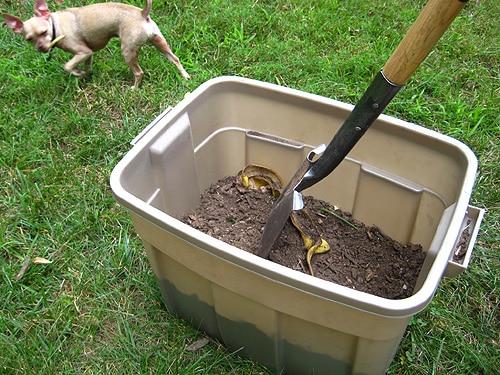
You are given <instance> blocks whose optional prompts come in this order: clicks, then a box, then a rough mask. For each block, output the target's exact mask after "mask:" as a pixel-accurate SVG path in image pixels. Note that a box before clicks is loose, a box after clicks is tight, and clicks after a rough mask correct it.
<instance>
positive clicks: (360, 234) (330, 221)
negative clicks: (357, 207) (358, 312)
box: [182, 176, 425, 299]
mask: <svg viewBox="0 0 500 375" xmlns="http://www.w3.org/2000/svg"><path fill="white" fill-rule="evenodd" d="M275 200H276V198H275V197H273V196H272V194H270V193H269V192H267V191H266V192H263V191H261V190H249V189H247V188H245V187H243V185H242V184H241V182H240V179H239V178H238V177H235V176H228V177H225V178H223V179H221V180H219V181H218V182H216V183H215V184H213V185H212V186H211V187H210V188H209V189H207V190H206V191H205V192H204V193H203V194H202V196H201V202H200V204H199V206H198V207H197V208H196V209H195V210H194V211H193V212H191V213H189V214H187V215H185V216H184V217H183V218H182V221H183V222H184V223H186V224H188V225H190V226H192V227H193V228H195V229H198V230H200V231H202V232H204V233H206V234H208V235H210V236H212V237H215V238H217V239H219V240H222V241H224V242H227V243H229V244H231V245H234V246H236V247H238V248H240V249H243V250H245V251H249V252H251V253H254V252H255V251H256V250H257V248H258V246H259V242H260V239H261V236H262V230H263V228H264V225H265V224H266V220H267V217H268V215H269V212H270V211H271V208H272V206H273V203H274V201H275ZM304 203H305V209H306V210H307V211H308V213H309V216H310V217H311V218H312V220H313V222H314V223H315V225H316V227H317V230H318V232H319V234H320V236H321V237H322V238H324V239H326V240H327V241H328V243H329V244H330V247H331V249H330V251H328V252H326V253H323V254H316V255H314V256H313V257H312V260H311V265H312V269H313V271H314V276H315V277H318V278H321V279H324V280H328V281H331V282H334V283H337V284H340V285H343V286H346V287H349V288H352V289H356V290H360V291H363V292H367V293H370V294H373V295H376V296H380V297H384V298H389V299H402V298H406V297H409V296H411V295H412V292H413V289H414V287H415V283H416V281H417V278H418V275H419V273H420V269H421V268H422V264H423V261H424V259H425V253H424V252H423V251H422V247H421V246H420V245H415V244H406V245H405V244H401V243H399V242H397V241H394V240H392V239H391V238H389V237H388V236H386V235H385V234H384V233H382V232H381V231H380V230H379V229H378V228H377V227H375V226H371V227H370V226H366V225H364V224H363V223H361V222H359V221H357V220H355V219H353V218H352V217H351V215H350V213H348V212H342V211H341V210H338V209H335V207H333V206H332V205H331V204H329V203H327V202H324V201H321V200H318V199H315V198H313V197H310V196H304ZM331 212H334V213H335V214H336V215H338V216H340V217H342V218H343V219H345V220H346V221H348V222H349V223H351V224H352V225H349V224H347V223H346V222H345V221H343V220H341V219H339V218H337V217H335V215H333V214H331ZM306 254H307V251H306V248H305V246H304V244H303V242H302V239H301V237H300V234H299V232H298V230H297V229H296V228H295V227H294V226H293V225H292V223H291V221H290V219H288V220H287V223H286V224H285V227H284V229H283V231H282V232H281V234H280V236H279V238H278V239H277V240H276V242H275V243H274V245H273V248H272V250H271V253H270V256H269V259H270V260H271V261H273V262H276V263H279V264H281V265H283V266H286V267H289V268H292V269H294V270H297V271H299V272H303V273H307V274H309V269H308V265H307V261H306Z"/></svg>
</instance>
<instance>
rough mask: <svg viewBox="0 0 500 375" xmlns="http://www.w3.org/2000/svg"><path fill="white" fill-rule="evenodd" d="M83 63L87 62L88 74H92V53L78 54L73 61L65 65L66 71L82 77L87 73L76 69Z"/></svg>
mask: <svg viewBox="0 0 500 375" xmlns="http://www.w3.org/2000/svg"><path fill="white" fill-rule="evenodd" d="M83 62H85V68H86V69H87V72H88V73H90V72H91V71H92V52H90V53H88V52H85V53H84V52H82V53H77V54H76V55H75V56H73V58H72V59H71V60H69V61H68V62H67V63H66V64H64V70H66V71H67V72H69V73H71V74H73V75H74V76H77V77H82V76H84V75H85V74H86V72H85V71H84V70H81V69H76V67H77V66H78V65H79V64H81V63H83Z"/></svg>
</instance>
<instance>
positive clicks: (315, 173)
mask: <svg viewBox="0 0 500 375" xmlns="http://www.w3.org/2000/svg"><path fill="white" fill-rule="evenodd" d="M466 2H467V0H463V1H462V0H430V1H429V2H428V4H427V5H426V6H425V8H424V9H423V10H422V12H421V13H420V15H419V16H418V18H417V20H416V21H415V23H414V24H413V25H412V26H411V27H410V29H409V30H408V32H407V33H406V35H405V37H404V38H403V40H402V41H401V43H400V44H399V45H398V47H397V48H396V50H395V51H394V52H393V54H392V55H391V57H389V60H387V62H386V63H385V65H384V67H383V68H382V70H381V71H380V72H379V73H378V74H377V75H376V76H375V78H374V79H373V81H372V83H371V84H370V86H369V87H368V88H367V90H366V91H365V93H364V94H363V96H362V97H361V99H360V100H359V102H358V103H357V104H356V106H355V107H354V109H353V111H352V112H351V114H350V115H349V117H348V118H347V119H346V120H345V122H344V123H343V124H342V126H341V127H340V129H339V130H338V132H337V133H336V134H335V136H334V137H333V139H332V140H331V141H330V143H329V144H328V146H326V149H324V150H323V149H322V148H321V147H320V148H318V149H315V150H313V151H311V152H310V153H309V155H308V156H307V158H306V160H304V162H303V163H302V165H301V166H300V167H299V169H298V170H297V172H295V174H294V176H293V177H292V179H291V180H290V182H289V183H288V184H287V185H286V187H285V189H283V192H282V193H281V195H280V197H279V198H278V200H277V201H276V203H275V204H274V205H273V209H272V210H271V213H270V214H269V217H268V219H267V222H266V225H265V227H264V232H263V234H262V239H261V241H260V245H259V248H258V249H257V252H256V255H258V256H260V257H263V258H267V257H268V256H269V253H270V252H271V247H272V246H273V244H274V242H275V241H276V239H277V238H278V236H279V234H280V232H281V231H282V229H283V227H284V225H285V222H286V220H287V219H288V217H289V216H290V213H291V212H292V210H299V209H302V207H303V203H302V195H301V194H300V192H301V191H302V190H304V189H307V188H308V187H311V186H312V185H314V184H315V183H317V182H318V181H320V180H322V179H323V178H325V177H326V176H328V175H329V174H330V173H331V172H332V171H333V170H334V169H335V168H336V167H337V166H338V165H339V164H340V162H341V161H342V160H344V158H345V157H346V156H347V154H348V153H349V151H350V150H351V149H352V148H353V147H354V145H355V144H356V143H357V142H358V141H359V139H360V138H361V137H362V136H363V134H364V133H365V132H366V131H367V130H368V128H369V127H370V126H371V124H372V123H373V122H374V121H375V120H376V118H377V117H378V116H379V115H380V114H381V113H382V112H383V110H384V109H385V107H386V106H387V105H388V104H389V102H390V101H391V100H392V99H393V98H394V96H395V95H396V94H397V93H398V91H399V90H400V89H401V87H403V85H404V84H405V83H406V82H407V81H408V79H409V78H410V77H411V75H412V74H413V73H414V72H415V70H417V68H418V66H419V65H420V63H422V61H424V60H425V58H426V57H427V55H428V54H429V52H430V51H431V49H432V48H433V47H434V45H435V44H436V43H437V41H438V40H439V38H440V37H441V35H443V33H444V32H445V30H446V29H447V28H448V26H449V25H450V24H451V22H452V21H453V20H454V19H455V17H456V16H457V15H458V13H459V12H460V11H461V10H462V8H463V7H464V6H465V4H466ZM318 155H320V156H319V157H318Z"/></svg>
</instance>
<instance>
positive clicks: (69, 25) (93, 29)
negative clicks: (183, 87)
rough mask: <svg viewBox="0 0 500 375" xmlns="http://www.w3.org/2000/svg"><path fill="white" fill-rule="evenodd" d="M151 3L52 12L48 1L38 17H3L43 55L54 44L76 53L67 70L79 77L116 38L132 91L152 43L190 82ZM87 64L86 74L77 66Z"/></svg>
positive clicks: (39, 1)
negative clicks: (145, 51)
mask: <svg viewBox="0 0 500 375" xmlns="http://www.w3.org/2000/svg"><path fill="white" fill-rule="evenodd" d="M151 1H152V0H146V7H145V8H144V9H139V8H136V7H134V6H131V5H126V4H119V3H100V4H93V5H87V6H83V7H79V8H68V9H63V10H60V11H57V12H54V13H51V12H50V11H49V8H48V7H47V3H46V2H45V0H36V1H35V6H34V8H35V17H33V18H30V19H29V20H27V21H24V22H23V21H22V20H21V19H19V18H18V17H15V16H11V15H9V14H4V15H3V18H4V20H5V23H6V24H7V25H8V26H9V27H10V28H11V29H12V30H13V31H14V32H15V33H18V34H22V35H23V36H24V37H25V38H26V39H27V40H28V41H29V42H31V43H32V44H33V45H34V46H35V48H36V49H37V50H38V51H40V52H45V53H47V52H50V51H51V49H52V47H54V45H55V46H56V47H59V48H61V49H63V50H65V51H67V52H71V53H72V54H74V56H73V58H72V59H71V60H69V61H68V62H67V63H66V64H65V65H64V69H65V70H66V71H67V72H69V73H71V74H73V75H75V76H77V77H80V76H83V75H85V74H86V73H90V72H91V71H92V54H93V53H94V52H96V51H99V50H100V49H102V48H104V47H105V46H106V44H108V42H109V40H110V39H111V38H113V37H118V38H120V39H121V50H122V54H123V56H124V57H125V61H126V62H127V64H128V66H129V67H130V68H131V69H132V71H133V72H134V86H133V87H132V88H133V89H137V88H139V84H140V83H141V79H142V76H143V75H144V72H143V71H142V69H141V67H140V66H139V64H138V56H139V49H140V48H141V46H142V45H144V44H145V43H146V42H151V44H153V45H154V46H155V47H156V48H157V49H158V50H159V51H160V52H161V53H163V54H164V55H165V56H166V57H167V58H168V59H169V60H170V61H172V62H173V63H174V64H175V66H176V67H177V69H178V70H179V72H180V73H181V75H182V76H183V77H184V78H186V79H189V78H190V77H189V74H188V73H187V72H186V71H185V70H184V68H183V67H182V65H181V63H180V61H179V59H178V58H177V56H175V55H174V53H173V52H172V50H171V49H170V47H169V45H168V43H167V41H166V40H165V38H164V37H163V35H162V34H161V31H160V29H159V28H158V26H157V25H156V23H155V22H154V21H153V20H152V19H151V18H150V17H149V13H150V11H151V7H152V4H151ZM83 62H84V63H85V71H82V70H79V69H77V68H76V67H77V65H78V64H80V63H83Z"/></svg>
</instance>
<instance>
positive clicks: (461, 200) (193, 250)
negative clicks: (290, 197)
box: [111, 77, 483, 375]
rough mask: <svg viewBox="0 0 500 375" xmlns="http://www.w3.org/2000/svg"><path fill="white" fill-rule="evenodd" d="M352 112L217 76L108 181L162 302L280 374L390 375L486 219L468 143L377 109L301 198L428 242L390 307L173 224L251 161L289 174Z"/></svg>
mask: <svg viewBox="0 0 500 375" xmlns="http://www.w3.org/2000/svg"><path fill="white" fill-rule="evenodd" d="M351 110H352V106H350V105H347V104H344V103H341V102H338V101H334V100H331V99H327V98H323V97H319V96H315V95H311V94H307V93H303V92H300V91H296V90H292V89H288V88H283V87H279V86H276V85H272V84H267V83H262V82H257V81H253V80H248V79H242V78H235V77H221V78H217V79H213V80H210V81H208V82H206V83H205V84H203V85H201V86H200V87H199V88H198V89H196V90H195V91H194V92H193V93H192V94H190V95H189V96H188V97H187V98H186V99H184V100H183V101H182V102H180V103H179V104H178V105H177V106H175V108H173V109H171V110H167V111H165V112H164V113H163V114H161V115H160V116H159V117H158V118H157V119H156V120H155V121H154V122H153V123H152V124H151V125H150V126H149V127H148V129H147V130H146V131H145V132H143V133H142V134H140V135H139V136H138V137H137V138H136V140H134V144H135V145H134V147H133V148H132V149H131V150H130V151H129V152H128V153H127V155H125V157H124V158H123V160H122V161H120V163H119V164H118V165H117V166H116V167H115V169H114V170H113V173H112V175H111V187H112V190H113V193H114V195H115V197H116V199H117V200H118V202H119V203H120V204H121V205H122V206H123V207H126V208H127V209H128V210H129V211H130V214H131V216H132V219H133V222H134V225H135V228H136V230H137V233H138V234H139V235H140V236H141V238H142V240H143V242H144V246H145V248H146V252H147V254H148V257H149V259H150V262H151V265H152V268H153V270H154V273H155V275H156V278H157V282H158V286H159V288H160V290H161V293H162V295H163V297H164V300H165V303H166V305H167V306H168V308H169V309H170V310H172V311H173V312H175V313H177V314H178V315H179V316H180V317H182V318H184V319H186V320H188V321H190V322H192V324H193V325H194V326H196V327H199V328H201V329H203V330H204V331H206V332H207V333H208V334H209V335H211V336H213V337H216V338H218V339H219V340H221V341H222V342H223V343H224V344H225V345H226V346H227V347H229V348H230V349H232V350H241V351H240V352H239V353H241V354H243V355H245V356H248V357H251V358H253V359H255V360H257V361H259V362H261V363H263V364H265V365H267V366H270V367H271V368H274V369H275V370H276V372H277V373H287V374H301V375H302V374H383V373H384V372H385V371H386V369H387V368H388V366H389V365H390V363H391V361H392V359H393V357H394V354H395V352H396V350H397V348H398V345H399V342H400V340H401V337H402V336H403V334H404V332H405V329H406V326H407V324H408V322H409V320H410V318H411V317H412V316H413V315H415V314H416V313H418V312H419V311H421V310H422V309H424V308H425V307H426V306H427V304H428V303H429V302H430V301H431V299H432V297H433V294H434V292H435V290H436V288H437V286H438V284H439V282H440V280H441V278H442V277H443V275H446V274H448V275H450V276H455V275H457V274H459V273H460V272H462V271H463V270H464V269H466V268H467V264H468V262H469V260H470V256H471V253H472V248H473V245H474V242H475V238H476V236H477V231H478V229H479V225H480V222H481V218H482V215H483V211H482V210H480V209H477V208H474V207H470V206H469V205H468V202H469V198H470V195H471V192H472V188H473V184H474V179H475V174H476V168H477V160H476V157H475V156H474V154H473V153H472V152H471V150H470V149H469V148H468V147H466V146H465V145H464V144H462V143H460V142H458V141H456V140H454V139H452V138H449V137H446V136H443V135H441V134H438V133H436V132H433V131H431V130H428V129H425V128H423V127H420V126H417V125H413V124H409V123H407V122H404V121H401V120H398V119H395V118H392V117H388V116H384V115H382V116H380V118H379V119H378V120H377V121H376V123H375V124H374V125H373V126H372V128H371V129H370V130H369V131H368V132H367V133H366V135H365V136H364V137H363V138H362V139H361V141H360V142H359V143H358V144H357V145H356V147H355V148H354V149H353V150H352V151H351V153H350V154H349V157H348V158H347V159H346V160H344V161H343V162H342V163H341V165H340V166H339V167H338V168H337V169H336V170H335V171H334V172H333V173H332V174H331V175H330V176H328V177H327V178H326V179H325V180H323V181H321V182H320V183H318V184H317V185H315V186H314V187H312V188H310V189H308V190H306V191H305V192H304V194H307V195H313V196H315V197H316V198H319V199H323V200H327V201H329V202H331V203H333V204H335V205H337V206H339V207H341V208H342V209H343V210H346V211H350V212H352V214H353V216H354V217H355V218H356V219H358V220H361V221H363V222H364V223H366V224H368V225H371V224H375V225H377V226H378V227H379V228H381V230H382V231H383V232H385V233H387V234H388V235H390V236H391V237H393V238H395V239H397V240H399V241H402V242H413V243H420V244H422V245H423V248H424V250H425V251H426V252H427V257H426V260H425V263H424V266H423V269H422V271H421V274H420V277H419V281H418V284H417V287H416V289H415V292H414V294H413V295H412V296H411V297H409V298H406V299H402V300H389V299H384V298H381V297H377V296H374V295H370V294H366V293H363V292H359V291H356V290H352V289H349V288H347V287H343V286H340V285H337V284H333V283H330V282H327V281H324V280H320V279H316V278H313V277H312V276H309V275H306V274H302V273H299V272H297V271H294V270H291V269H288V268H285V267H283V266H280V265H277V264H275V263H272V262H270V261H267V260H264V259H262V258H259V257H257V256H255V255H253V254H249V253H247V252H245V251H243V250H240V249H238V248H235V247H233V246H230V245H228V244H226V243H224V242H221V241H219V240H216V239H214V238H212V237H210V236H208V235H206V234H203V233H201V232H199V231H197V230H195V229H193V228H191V227H189V226H187V225H185V224H183V223H181V222H180V221H179V220H178V218H179V217H180V216H182V215H183V214H185V213H188V212H190V210H192V209H193V208H195V207H196V206H197V205H198V203H199V197H200V193H201V192H202V191H204V190H205V189H206V188H208V186H209V185H210V184H211V183H214V182H215V181H217V180H218V179H220V178H221V177H224V176H226V175H235V174H236V173H237V172H238V171H239V170H241V169H242V168H243V167H244V166H245V165H246V164H248V163H257V164H263V165H266V166H269V167H271V168H272V169H274V170H276V171H278V172H279V174H281V175H282V176H283V178H284V180H288V179H289V178H290V177H291V175H292V174H293V172H294V171H295V170H296V169H297V168H298V166H299V165H300V164H301V162H302V161H303V159H304V158H305V156H306V154H307V153H308V152H309V151H310V150H311V149H312V148H314V147H315V146H317V145H319V144H321V143H328V142H329V141H330V139H331V138H332V137H333V135H334V134H335V132H336V131H337V129H338V128H339V127H340V125H341V124H342V122H343V120H344V119H345V118H346V117H347V116H348V114H349V112H350V111H351ZM465 226H468V228H469V229H470V230H471V240H470V243H469V246H468V251H467V255H466V257H465V260H464V263H463V264H459V263H455V262H453V261H452V260H451V259H452V255H453V254H452V253H453V250H454V247H455V243H456V242H457V239H458V238H459V237H460V234H461V233H462V230H464V228H465Z"/></svg>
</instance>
